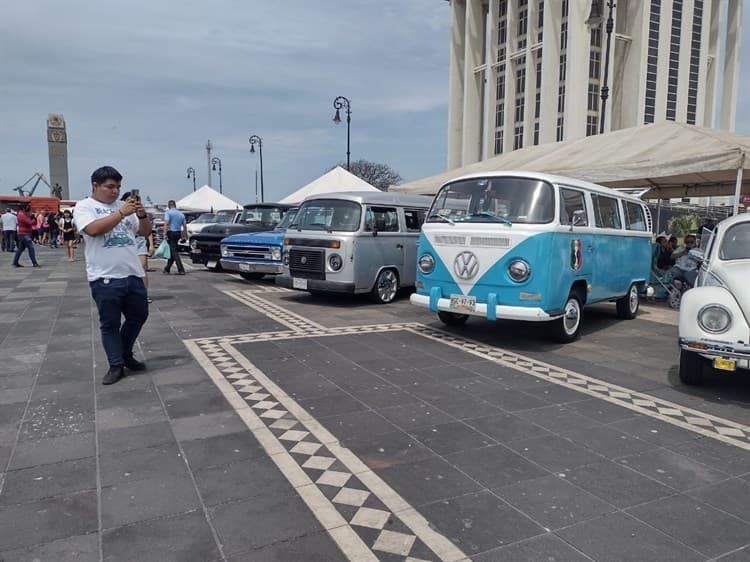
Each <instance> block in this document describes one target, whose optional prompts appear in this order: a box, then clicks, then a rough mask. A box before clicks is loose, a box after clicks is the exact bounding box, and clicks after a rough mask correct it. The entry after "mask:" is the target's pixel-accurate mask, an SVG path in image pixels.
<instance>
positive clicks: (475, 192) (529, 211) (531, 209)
mask: <svg viewBox="0 0 750 562" xmlns="http://www.w3.org/2000/svg"><path fill="white" fill-rule="evenodd" d="M554 202H555V196H554V190H553V189H552V186H551V185H550V184H548V183H547V182H544V181H541V180H536V179H531V178H515V177H502V178H477V179H470V180H462V181H457V182H454V183H451V184H449V185H446V186H445V187H444V188H443V189H441V190H440V192H439V193H438V195H437V197H436V198H435V201H434V202H433V203H432V208H431V209H430V212H429V214H428V216H427V222H446V221H453V222H487V223H491V222H496V223H502V224H513V223H523V224H544V223H549V222H552V220H553V218H554V216H555V213H554V209H555V204H554Z"/></svg>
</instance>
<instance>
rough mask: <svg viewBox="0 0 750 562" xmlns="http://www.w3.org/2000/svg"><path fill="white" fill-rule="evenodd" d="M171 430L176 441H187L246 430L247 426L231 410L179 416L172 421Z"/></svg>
mask: <svg viewBox="0 0 750 562" xmlns="http://www.w3.org/2000/svg"><path fill="white" fill-rule="evenodd" d="M172 431H174V435H175V437H176V438H177V440H178V441H187V440H190V439H202V438H205V437H215V436H217V435H227V434H228V433H236V432H238V431H247V426H246V425H245V423H244V422H243V421H242V420H241V419H240V418H239V416H238V415H237V414H236V413H235V412H233V411H232V412H219V413H215V414H205V415H203V416H190V417H185V418H179V419H176V420H173V421H172Z"/></svg>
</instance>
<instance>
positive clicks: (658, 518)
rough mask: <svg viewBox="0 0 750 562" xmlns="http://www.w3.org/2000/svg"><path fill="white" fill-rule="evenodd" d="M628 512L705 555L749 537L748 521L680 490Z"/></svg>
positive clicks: (732, 547)
mask: <svg viewBox="0 0 750 562" xmlns="http://www.w3.org/2000/svg"><path fill="white" fill-rule="evenodd" d="M628 513H629V514H630V515H632V516H634V517H637V518H638V519H640V520H641V521H644V522H646V523H648V524H649V525H652V526H654V527H656V528H657V529H659V530H660V531H662V532H664V533H666V534H668V535H670V536H672V537H674V538H675V539H677V540H679V541H680V542H683V543H685V544H687V545H688V546H690V547H691V548H694V549H695V550H697V551H699V552H702V553H703V554H705V555H706V556H711V557H714V556H719V555H721V554H725V553H728V552H731V551H733V550H735V549H737V548H740V547H743V546H746V545H747V544H748V541H750V525H748V523H746V522H743V521H740V520H739V519H736V518H735V517H733V516H731V515H727V514H726V513H724V512H722V511H719V510H717V509H714V508H712V507H711V506H709V505H707V504H705V503H703V502H698V501H696V500H694V499H692V498H689V497H687V496H685V495H681V494H680V495H676V496H671V497H668V498H662V499H659V500H656V501H653V502H651V503H647V504H643V505H640V506H638V507H634V508H631V509H629V510H628Z"/></svg>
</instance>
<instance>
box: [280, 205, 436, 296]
mask: <svg viewBox="0 0 750 562" xmlns="http://www.w3.org/2000/svg"><path fill="white" fill-rule="evenodd" d="M431 202H432V198H431V197H425V196H422V195H406V194H402V193H383V192H369V191H362V192H348V193H331V194H320V195H315V196H312V197H309V198H308V199H306V200H305V201H304V202H303V203H302V205H301V206H300V208H299V211H298V212H297V216H296V218H295V220H294V222H293V223H292V224H290V225H289V228H288V229H287V232H286V238H285V240H284V255H283V263H284V272H283V273H282V274H281V275H279V276H278V277H276V284H277V285H280V286H282V287H287V288H290V289H297V290H301V291H309V292H310V293H349V294H355V293H356V294H359V293H370V294H371V295H372V298H373V299H374V300H375V301H376V302H379V303H388V302H391V301H393V299H395V298H396V295H397V293H398V290H399V288H401V287H413V286H414V280H415V277H416V262H417V239H418V238H419V229H420V227H421V226H422V223H423V222H424V219H425V215H426V213H427V209H428V208H429V206H430V203H431Z"/></svg>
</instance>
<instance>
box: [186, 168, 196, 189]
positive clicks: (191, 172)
mask: <svg viewBox="0 0 750 562" xmlns="http://www.w3.org/2000/svg"><path fill="white" fill-rule="evenodd" d="M190 178H193V191H195V168H193V167H192V166H190V167H189V168H188V169H187V179H190Z"/></svg>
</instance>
